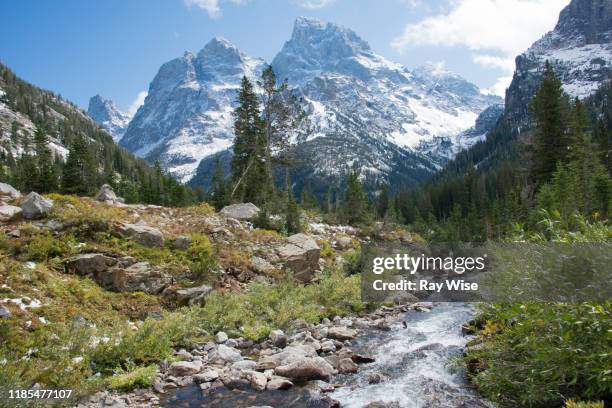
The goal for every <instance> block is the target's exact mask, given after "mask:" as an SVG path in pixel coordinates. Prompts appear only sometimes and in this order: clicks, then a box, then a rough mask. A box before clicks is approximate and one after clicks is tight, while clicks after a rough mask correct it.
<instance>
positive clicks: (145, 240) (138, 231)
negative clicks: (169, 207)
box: [119, 224, 164, 248]
mask: <svg viewBox="0 0 612 408" xmlns="http://www.w3.org/2000/svg"><path fill="white" fill-rule="evenodd" d="M119 232H120V233H121V234H122V235H124V236H127V237H129V238H130V239H132V240H133V241H135V242H138V243H139V244H140V245H144V246H147V247H159V248H163V247H164V236H163V235H162V233H161V231H160V230H158V229H156V228H153V227H148V226H146V225H137V224H123V225H121V227H119Z"/></svg>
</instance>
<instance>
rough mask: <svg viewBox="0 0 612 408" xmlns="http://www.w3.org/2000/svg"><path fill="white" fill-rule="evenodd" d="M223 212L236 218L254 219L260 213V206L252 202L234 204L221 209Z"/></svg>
mask: <svg viewBox="0 0 612 408" xmlns="http://www.w3.org/2000/svg"><path fill="white" fill-rule="evenodd" d="M220 212H221V214H223V215H224V216H225V217H227V218H233V219H235V220H253V219H254V218H255V217H257V214H259V208H257V206H256V205H255V204H252V203H243V204H232V205H228V206H226V207H223V208H222V209H221V211H220Z"/></svg>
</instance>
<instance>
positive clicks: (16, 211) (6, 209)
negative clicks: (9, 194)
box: [0, 204, 21, 221]
mask: <svg viewBox="0 0 612 408" xmlns="http://www.w3.org/2000/svg"><path fill="white" fill-rule="evenodd" d="M20 215H21V208H19V207H15V206H14V205H8V204H4V205H2V204H0V221H11V220H14V219H16V218H18V217H19V216H20Z"/></svg>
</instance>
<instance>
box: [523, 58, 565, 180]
mask: <svg viewBox="0 0 612 408" xmlns="http://www.w3.org/2000/svg"><path fill="white" fill-rule="evenodd" d="M566 105H567V103H566V101H565V99H564V94H563V88H562V84H561V81H559V79H557V77H556V76H555V72H554V70H553V68H552V65H551V64H550V63H549V62H548V61H547V62H546V66H545V70H544V76H543V79H542V84H541V85H540V88H539V89H538V91H537V92H536V95H535V97H534V98H533V100H532V102H531V111H532V113H533V118H534V122H535V129H534V140H533V149H532V150H533V157H532V159H531V160H532V168H531V177H532V179H533V181H535V183H536V185H537V186H541V185H542V184H544V183H545V182H547V181H548V180H550V179H551V177H552V175H553V173H554V172H555V170H556V168H557V163H559V162H563V161H565V159H566V156H567V145H568V141H567V137H566V132H565V129H566V121H567V119H566V116H567V107H566Z"/></svg>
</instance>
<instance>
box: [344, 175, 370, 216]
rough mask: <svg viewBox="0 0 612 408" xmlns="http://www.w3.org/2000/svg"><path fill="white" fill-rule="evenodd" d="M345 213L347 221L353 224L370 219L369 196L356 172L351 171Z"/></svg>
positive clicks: (345, 197) (345, 199)
mask: <svg viewBox="0 0 612 408" xmlns="http://www.w3.org/2000/svg"><path fill="white" fill-rule="evenodd" d="M343 214H344V218H345V219H346V221H347V222H348V223H349V224H351V225H355V224H360V223H365V222H368V221H369V214H368V197H367V195H366V193H365V191H364V189H363V186H362V184H361V182H360V181H359V176H358V175H357V173H356V172H351V173H349V175H348V180H347V186H346V193H345V196H344V208H343Z"/></svg>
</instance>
